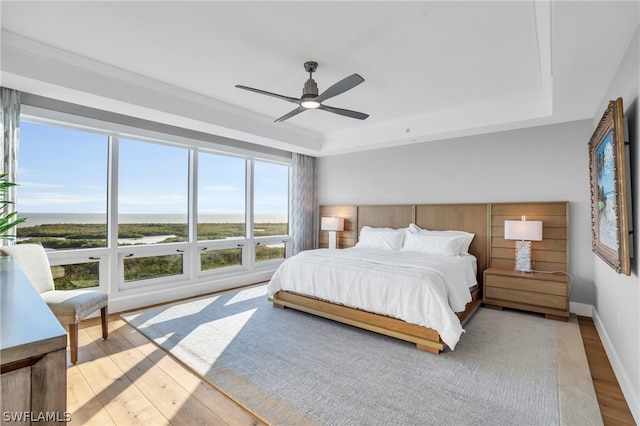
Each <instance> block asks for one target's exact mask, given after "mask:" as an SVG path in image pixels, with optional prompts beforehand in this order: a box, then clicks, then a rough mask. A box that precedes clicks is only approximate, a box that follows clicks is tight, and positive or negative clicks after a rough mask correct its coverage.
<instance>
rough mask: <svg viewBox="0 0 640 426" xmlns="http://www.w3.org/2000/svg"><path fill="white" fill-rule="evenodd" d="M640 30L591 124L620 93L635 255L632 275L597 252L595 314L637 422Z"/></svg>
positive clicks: (639, 411) (639, 407) (639, 420)
mask: <svg viewBox="0 0 640 426" xmlns="http://www.w3.org/2000/svg"><path fill="white" fill-rule="evenodd" d="M639 38H640V36H639V32H638V31H636V34H635V36H634V38H633V40H632V41H631V44H630V45H629V48H628V50H627V53H626V55H625V56H624V58H623V60H622V62H621V64H620V67H619V68H618V72H617V73H616V75H615V76H614V78H613V80H612V81H611V84H610V86H609V89H608V90H607V93H606V94H605V96H604V97H603V99H602V103H601V105H600V108H599V110H598V111H597V113H596V115H595V117H594V119H593V124H592V127H593V129H595V127H596V126H597V125H598V122H599V121H600V118H601V117H602V113H603V112H604V110H605V109H606V107H607V104H608V102H609V100H613V99H616V98H618V97H622V102H623V107H624V110H625V116H626V118H627V120H628V122H629V139H630V149H631V155H630V157H631V158H630V159H629V160H630V166H631V183H632V194H633V195H632V196H633V202H632V204H633V209H632V210H633V214H634V218H632V219H631V220H632V223H633V229H635V235H634V238H633V240H634V245H635V247H634V248H635V253H636V255H635V257H634V258H632V259H631V260H632V262H631V264H632V267H631V276H626V275H621V274H617V273H616V272H615V271H614V270H613V269H611V268H610V267H609V266H608V265H607V264H606V263H604V262H603V261H602V260H600V258H599V257H597V256H595V255H593V262H594V281H595V301H594V307H595V314H594V320H595V322H596V326H597V327H598V332H599V334H600V336H601V338H602V340H603V343H604V346H605V349H606V350H607V354H608V355H609V359H610V360H611V363H612V365H613V368H614V370H615V372H616V376H617V377H618V381H619V382H620V386H621V387H622V390H623V392H624V393H625V397H626V399H627V402H628V403H629V406H630V408H631V411H632V413H633V415H634V417H635V420H636V423H640V279H639V278H638V274H639V271H640V246H639V244H640V239H639V238H638V232H640V206H639V205H638V202H639V201H640V195H639V194H640V191H639V189H640V183H639V181H638V167H640V108H639V106H638V103H639V101H638V91H639V86H640V82H639V81H638V80H639V79H640V54H639V52H640V41H639Z"/></svg>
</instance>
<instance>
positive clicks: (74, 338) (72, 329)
mask: <svg viewBox="0 0 640 426" xmlns="http://www.w3.org/2000/svg"><path fill="white" fill-rule="evenodd" d="M69 348H70V349H71V364H75V363H76V362H77V361H78V323H77V322H76V323H74V324H69Z"/></svg>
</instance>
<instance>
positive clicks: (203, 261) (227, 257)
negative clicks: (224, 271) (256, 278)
mask: <svg viewBox="0 0 640 426" xmlns="http://www.w3.org/2000/svg"><path fill="white" fill-rule="evenodd" d="M229 266H242V248H241V247H234V248H225V249H216V250H203V251H202V253H200V270H201V271H209V270H212V269H219V268H226V267H229Z"/></svg>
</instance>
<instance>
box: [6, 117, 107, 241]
mask: <svg viewBox="0 0 640 426" xmlns="http://www.w3.org/2000/svg"><path fill="white" fill-rule="evenodd" d="M108 154H109V138H108V137H107V136H105V135H100V134H94V133H89V132H84V131H78V130H72V129H68V128H64V127H59V126H50V125H46V124H37V123H31V122H25V121H23V122H21V124H20V154H19V156H20V162H19V164H18V166H19V169H18V183H19V186H18V202H17V206H16V208H17V210H18V212H19V216H20V217H26V218H27V220H26V221H25V222H23V223H22V224H21V225H19V227H18V230H17V236H18V238H19V241H22V242H25V241H26V242H32V243H40V244H42V245H43V246H44V247H45V248H47V249H56V250H67V249H80V248H95V247H106V245H107V168H108Z"/></svg>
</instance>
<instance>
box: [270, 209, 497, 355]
mask: <svg viewBox="0 0 640 426" xmlns="http://www.w3.org/2000/svg"><path fill="white" fill-rule="evenodd" d="M331 214H336V215H339V216H340V217H345V231H346V233H345V235H343V236H341V239H342V244H340V245H339V247H350V246H353V245H355V242H356V240H357V236H358V234H359V231H360V229H361V228H362V227H363V226H366V225H368V226H373V227H391V228H404V227H407V226H408V225H409V224H410V223H415V224H416V225H418V226H420V227H422V228H426V229H431V230H448V229H455V230H461V231H467V232H472V233H474V234H475V237H474V239H473V241H472V243H471V247H470V248H469V252H470V253H471V254H473V255H474V256H476V258H477V259H478V283H479V285H478V287H477V288H476V289H475V290H474V291H473V292H472V301H471V302H469V303H468V304H467V308H466V310H465V311H464V312H460V313H458V314H457V315H458V317H459V318H460V321H461V323H462V324H463V325H464V324H465V323H466V322H467V321H468V320H469V318H471V316H472V315H473V313H474V312H475V311H476V310H477V309H478V308H479V307H480V304H481V302H482V297H481V289H482V272H483V271H484V270H485V269H486V268H487V266H488V265H487V262H488V260H489V232H490V231H489V230H490V223H489V222H490V219H489V218H490V215H489V205H488V204H424V205H397V206H388V205H383V206H328V207H321V208H320V216H327V215H329V216H330V215H331ZM345 242H346V244H345ZM321 246H322V242H321ZM269 300H270V301H271V302H273V305H274V306H276V307H279V308H285V307H287V308H292V309H296V310H299V311H303V312H307V313H310V314H313V315H318V316H320V317H324V318H328V319H331V320H334V321H338V322H342V323H345V324H349V325H353V326H356V327H360V328H363V329H366V330H370V331H374V332H377V333H380V334H384V335H387V336H391V337H395V338H398V339H401V340H406V341H408V342H412V343H415V344H416V347H417V348H418V349H421V350H425V351H428V352H431V353H434V354H438V353H440V352H441V351H442V350H444V348H445V344H444V343H443V342H442V339H441V338H440V335H439V333H438V332H437V331H436V330H434V329H431V328H428V327H424V326H420V325H416V324H410V323H407V322H405V321H402V320H399V319H396V318H391V317H388V316H384V315H379V314H374V313H371V312H367V311H363V310H360V309H355V308H349V307H346V306H344V305H338V304H334V303H330V302H326V301H322V300H319V299H316V298H313V297H308V296H303V295H300V294H295V293H291V292H286V291H279V292H277V293H276V294H274V295H273V297H272V298H270V299H269Z"/></svg>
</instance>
